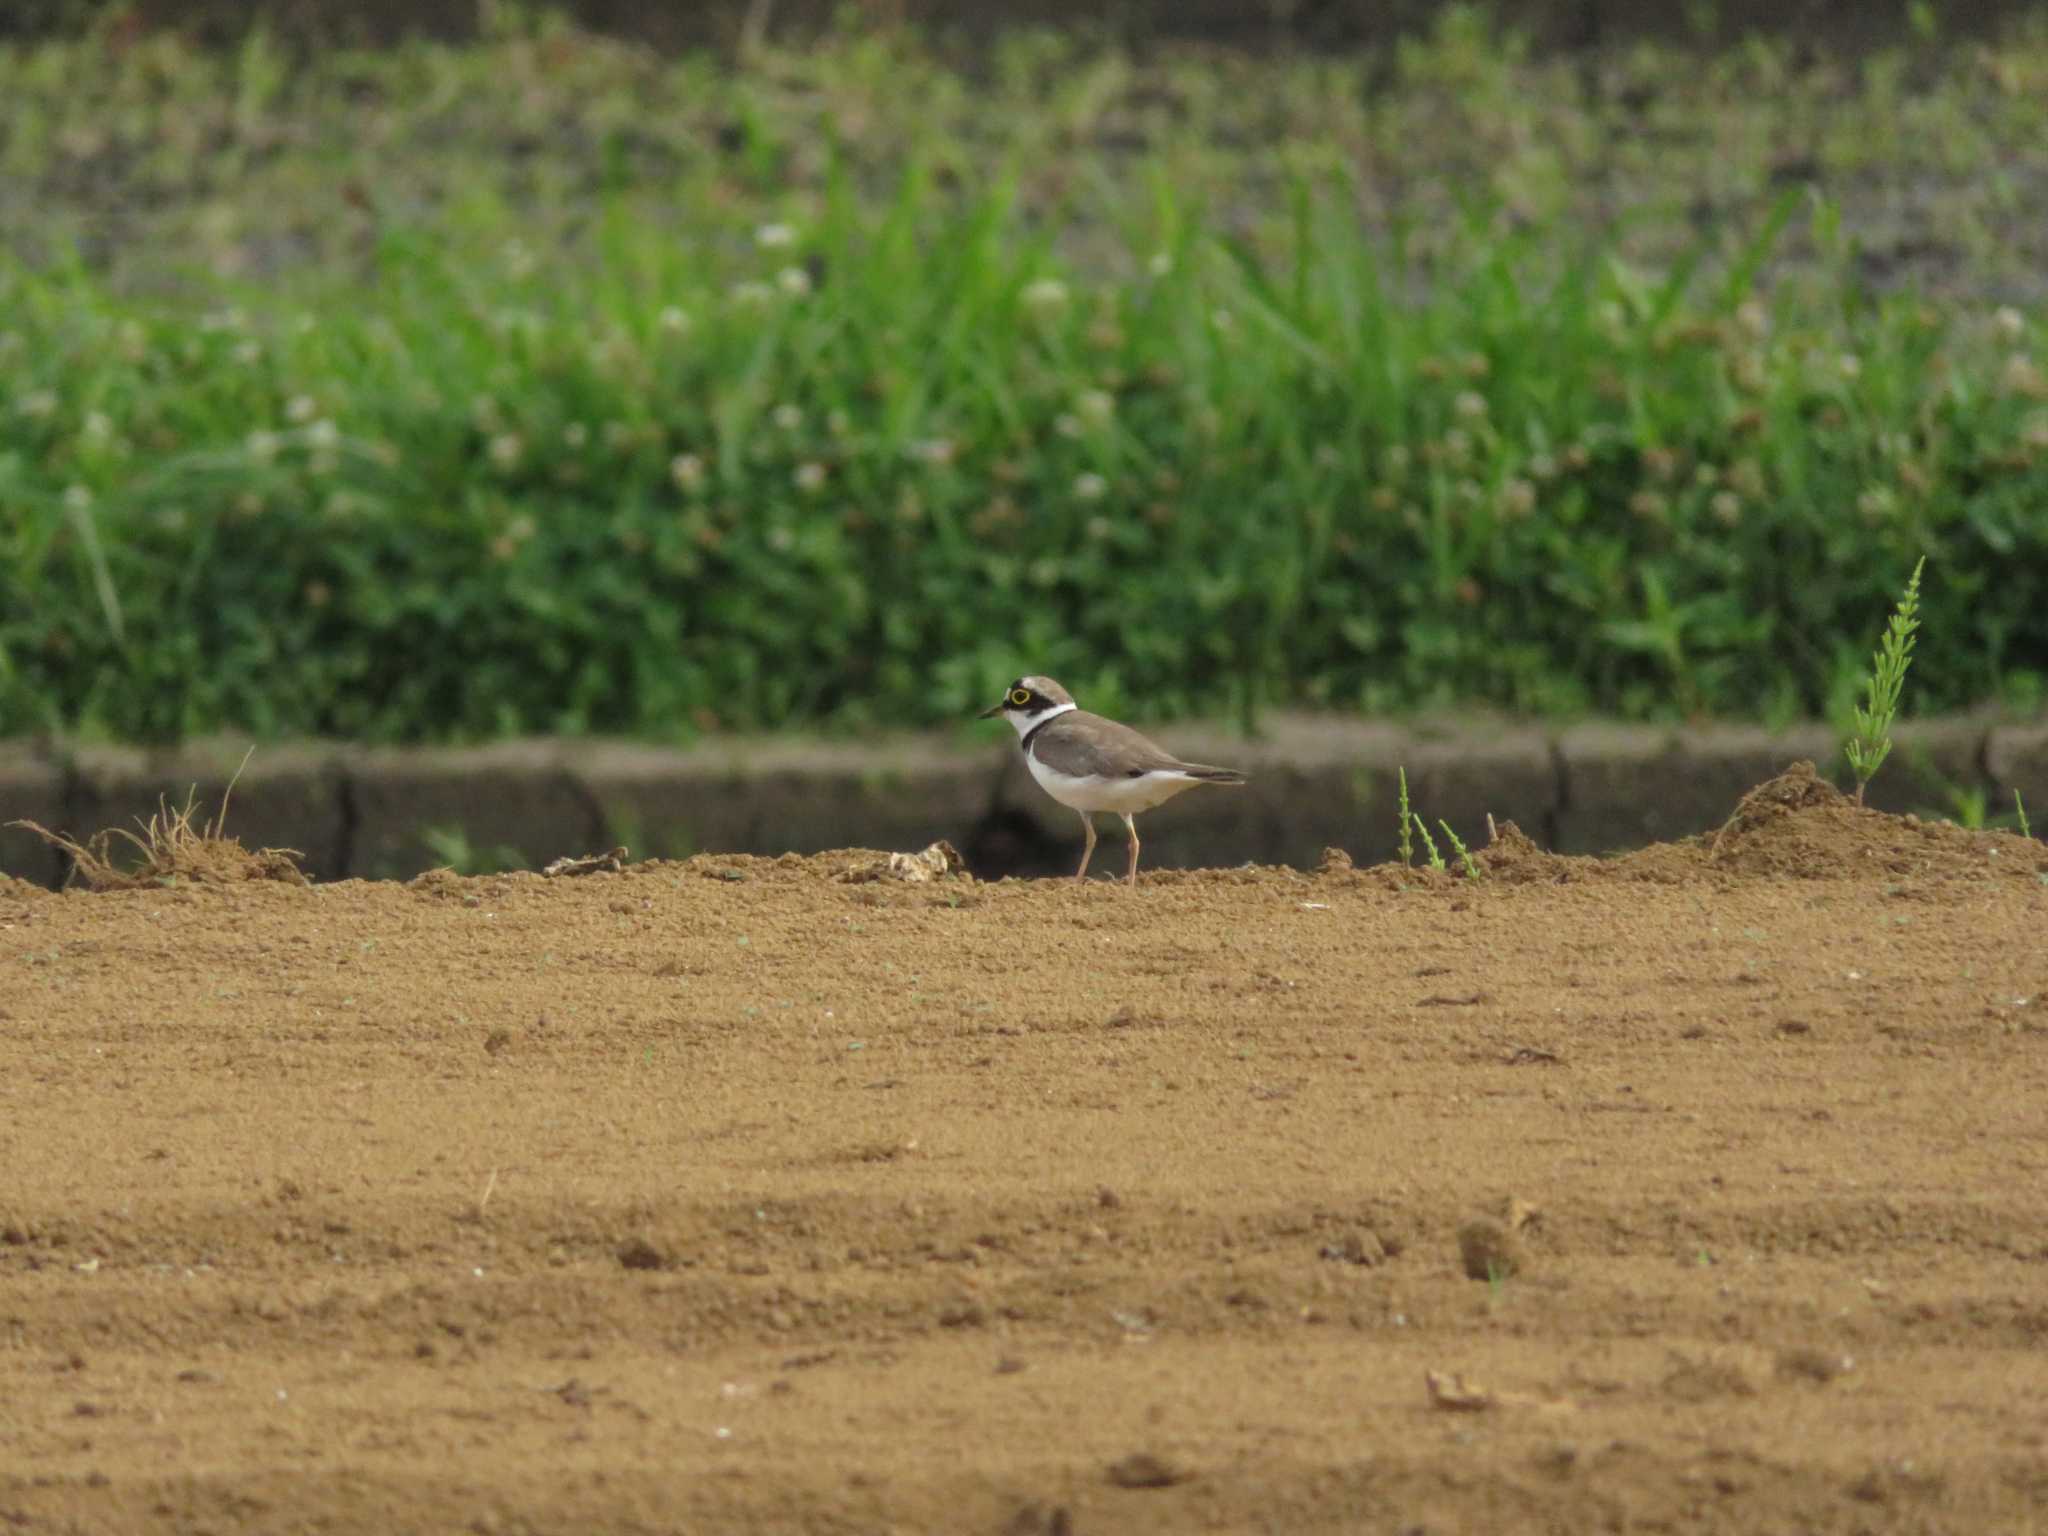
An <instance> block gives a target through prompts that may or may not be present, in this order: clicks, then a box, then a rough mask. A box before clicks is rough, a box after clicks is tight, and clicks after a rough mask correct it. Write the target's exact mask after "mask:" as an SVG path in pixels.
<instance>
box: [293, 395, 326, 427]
mask: <svg viewBox="0 0 2048 1536" xmlns="http://www.w3.org/2000/svg"><path fill="white" fill-rule="evenodd" d="M319 414H320V402H319V401H318V400H315V399H314V398H313V397H312V396H311V395H293V396H292V397H291V399H289V400H287V401H286V402H285V407H284V419H285V420H286V421H289V422H292V423H294V424H303V423H305V422H309V421H311V420H312V419H313V418H314V417H315V416H317V415H319Z"/></svg>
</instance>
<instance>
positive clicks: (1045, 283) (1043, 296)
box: [1023, 277, 1067, 314]
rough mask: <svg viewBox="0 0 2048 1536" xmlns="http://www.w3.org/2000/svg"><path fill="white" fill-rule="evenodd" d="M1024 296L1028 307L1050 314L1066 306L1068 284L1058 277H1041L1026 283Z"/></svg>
mask: <svg viewBox="0 0 2048 1536" xmlns="http://www.w3.org/2000/svg"><path fill="white" fill-rule="evenodd" d="M1023 298H1024V303H1025V305H1026V306H1027V307H1028V308H1031V309H1035V310H1038V311H1039V312H1040V313H1042V314H1049V313H1051V312H1052V311H1053V310H1056V309H1063V308H1065V307H1066V302H1067V285H1066V284H1065V283H1063V282H1061V281H1060V280H1059V279H1058V278H1056V277H1041V278H1039V279H1038V280H1037V281H1036V282H1032V283H1026V284H1025V285H1024V293H1023Z"/></svg>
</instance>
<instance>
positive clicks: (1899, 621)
mask: <svg viewBox="0 0 2048 1536" xmlns="http://www.w3.org/2000/svg"><path fill="white" fill-rule="evenodd" d="M1926 564H1927V557H1926V556H1925V555H1922V556H1921V557H1920V559H1919V560H1918V561H1917V562H1916V563H1915V564H1914V566H1913V579H1912V580H1911V581H1909V582H1907V583H1906V595H1905V596H1904V597H1902V598H1900V599H1899V606H1898V609H1897V611H1896V612H1894V613H1893V614H1892V618H1891V623H1890V624H1889V625H1887V626H1886V628H1885V635H1884V639H1883V641H1882V642H1881V643H1880V644H1879V646H1878V648H1877V651H1876V653H1875V654H1874V655H1873V656H1872V657H1871V670H1870V676H1869V678H1868V679H1866V681H1865V685H1864V686H1865V690H1866V695H1867V700H1866V702H1865V703H1863V704H1859V705H1857V706H1856V734H1855V735H1854V736H1853V737H1851V738H1850V739H1849V746H1848V752H1849V767H1850V769H1851V770H1852V771H1853V772H1854V773H1855V775H1856V803H1857V804H1858V805H1861V804H1862V803H1863V791H1864V788H1865V786H1867V785H1868V784H1869V783H1870V781H1871V779H1872V778H1873V777H1874V776H1875V775H1876V773H1877V770H1878V769H1879V768H1881V767H1882V766H1883V765H1884V760H1885V759H1886V758H1887V757H1889V756H1890V755H1891V750H1892V721H1893V720H1894V718H1896V717H1897V715H1898V712H1899V695H1900V693H1901V692H1902V691H1903V690H1904V688H1905V686H1906V669H1907V668H1908V667H1909V666H1911V665H1912V662H1913V631H1914V630H1916V629H1918V628H1919V627H1920V616H1919V615H1920V571H1921V568H1922V567H1924V566H1925V565H1926Z"/></svg>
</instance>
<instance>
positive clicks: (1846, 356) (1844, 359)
mask: <svg viewBox="0 0 2048 1536" xmlns="http://www.w3.org/2000/svg"><path fill="white" fill-rule="evenodd" d="M1835 366H1836V367H1837V368H1839V369H1840V370H1841V371H1842V377H1843V378H1845V379H1854V378H1859V377H1861V376H1862V373H1863V359H1862V358H1860V357H1858V356H1857V355H1856V354H1855V353H1854V352H1844V353H1843V354H1842V355H1841V356H1840V357H1839V358H1837V359H1836V360H1835Z"/></svg>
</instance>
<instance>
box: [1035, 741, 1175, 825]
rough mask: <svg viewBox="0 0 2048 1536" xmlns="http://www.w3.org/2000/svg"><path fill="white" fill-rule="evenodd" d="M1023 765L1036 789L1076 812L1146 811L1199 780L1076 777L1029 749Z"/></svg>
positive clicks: (1152, 776) (1162, 775) (1154, 776)
mask: <svg viewBox="0 0 2048 1536" xmlns="http://www.w3.org/2000/svg"><path fill="white" fill-rule="evenodd" d="M1024 764H1025V766H1026V767H1028V768H1029V769H1030V770H1031V777H1032V778H1034V779H1036V780H1038V786H1039V788H1041V789H1043V790H1044V791H1045V792H1046V793H1047V794H1048V795H1051V796H1052V797H1053V799H1055V800H1057V801H1059V803H1060V804H1061V805H1069V806H1072V807H1073V808H1074V809H1075V810H1077V811H1115V812H1116V813H1117V814H1119V815H1125V816H1128V815H1134V814H1136V813H1137V812H1139V811H1149V810H1151V809H1152V807H1153V806H1155V805H1158V804H1160V803H1161V802H1162V801H1166V800H1171V799H1172V798H1173V797H1174V796H1175V795H1177V794H1179V793H1180V792H1181V791H1182V790H1184V789H1192V788H1193V787H1194V786H1195V785H1197V784H1199V783H1201V782H1202V781H1201V780H1200V779H1196V778H1190V777H1189V776H1188V775H1187V774H1185V773H1147V774H1143V775H1141V776H1139V777H1138V778H1135V779H1130V778H1123V779H1101V778H1075V777H1074V776H1073V775H1072V774H1066V773H1057V772H1055V771H1054V770H1052V769H1050V768H1048V767H1046V766H1045V764H1043V763H1041V762H1040V761H1039V760H1038V759H1037V758H1036V757H1033V756H1032V755H1031V754H1030V753H1028V752H1027V753H1025V754H1024Z"/></svg>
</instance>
